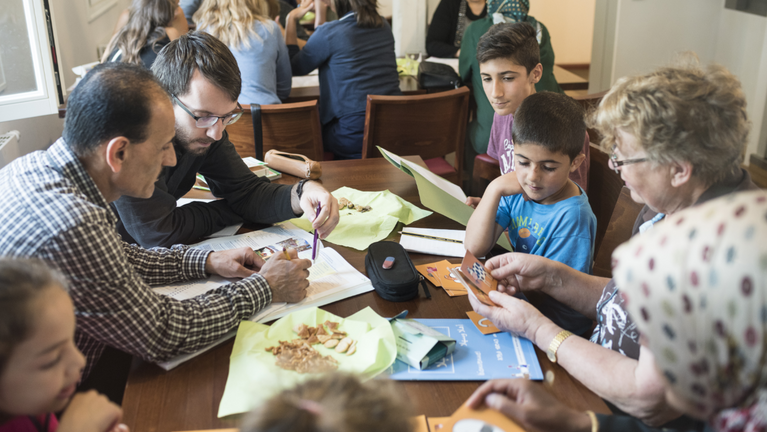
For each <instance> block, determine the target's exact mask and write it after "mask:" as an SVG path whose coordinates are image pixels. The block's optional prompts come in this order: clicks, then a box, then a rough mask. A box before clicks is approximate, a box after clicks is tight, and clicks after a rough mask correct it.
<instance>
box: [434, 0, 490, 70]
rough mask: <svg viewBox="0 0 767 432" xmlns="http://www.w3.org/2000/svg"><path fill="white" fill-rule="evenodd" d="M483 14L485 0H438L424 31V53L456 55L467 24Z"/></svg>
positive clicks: (441, 55)
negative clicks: (427, 28) (426, 29)
mask: <svg viewBox="0 0 767 432" xmlns="http://www.w3.org/2000/svg"><path fill="white" fill-rule="evenodd" d="M485 16H487V3H486V2H485V0H442V1H440V2H439V6H437V10H435V11H434V15H433V16H432V18H431V24H430V25H429V31H428V33H426V53H427V54H429V55H430V56H432V57H442V58H453V57H458V56H459V55H460V53H461V41H462V40H463V35H464V33H466V29H467V28H468V27H469V24H471V23H473V22H474V21H476V20H478V19H481V18H484V17H485Z"/></svg>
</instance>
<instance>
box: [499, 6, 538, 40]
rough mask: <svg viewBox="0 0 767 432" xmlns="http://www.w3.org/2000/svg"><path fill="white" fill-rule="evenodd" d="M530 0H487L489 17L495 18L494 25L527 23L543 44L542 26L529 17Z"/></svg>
mask: <svg viewBox="0 0 767 432" xmlns="http://www.w3.org/2000/svg"><path fill="white" fill-rule="evenodd" d="M528 12H530V0H487V15H488V16H490V17H493V24H501V23H517V22H527V23H529V24H530V25H531V26H533V28H535V31H536V33H537V39H538V44H540V43H541V26H540V24H538V21H536V20H535V18H533V17H531V16H529V15H528V14H527V13H528Z"/></svg>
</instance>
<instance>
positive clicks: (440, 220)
mask: <svg viewBox="0 0 767 432" xmlns="http://www.w3.org/2000/svg"><path fill="white" fill-rule="evenodd" d="M406 159H408V160H411V161H414V162H416V163H419V164H421V165H423V161H422V160H421V158H420V157H418V156H409V157H406ZM322 169H323V175H322V183H323V184H324V185H325V187H326V188H327V189H328V190H330V191H333V190H335V189H337V188H339V187H341V186H351V187H354V188H356V189H359V190H368V191H375V190H383V189H389V190H390V191H391V192H393V193H395V194H397V195H399V196H400V197H402V198H403V199H405V200H407V201H410V202H412V203H414V204H416V205H420V199H419V197H418V190H417V188H416V185H415V181H414V180H413V178H412V177H410V176H408V175H406V174H405V173H403V172H402V171H400V170H398V169H397V168H395V167H394V166H392V165H391V164H390V163H389V162H387V161H386V160H384V159H380V158H379V159H365V160H350V161H329V162H322ZM296 181H297V179H296V178H295V177H292V176H283V178H282V179H279V180H277V181H276V182H277V183H285V184H292V183H295V182H296ZM197 195H198V196H200V195H199V193H197ZM411 226H417V227H428V228H448V229H462V228H463V227H462V226H461V225H460V224H458V223H457V222H454V221H452V220H449V219H447V218H446V217H444V216H442V215H439V214H436V213H435V214H433V215H431V216H429V217H427V218H424V219H422V220H420V221H418V222H416V223H414V224H412V225H411ZM396 231H398V229H395V230H394V231H393V233H392V234H391V235H390V236H389V238H388V240H394V241H397V240H398V239H399V235H398V234H396ZM326 246H329V247H332V248H334V249H335V250H337V251H338V252H339V253H340V254H341V255H342V256H343V257H344V258H345V259H346V260H347V261H349V262H350V263H351V264H352V265H353V266H354V267H355V268H356V269H358V270H360V271H361V272H363V273H364V272H365V264H364V257H365V254H366V252H365V251H358V250H355V249H350V248H346V247H340V246H336V245H333V244H330V243H326ZM443 258H444V257H436V256H431V255H422V254H411V259H412V260H413V262H414V263H415V264H416V265H418V264H423V263H427V262H432V261H438V260H441V259H443ZM451 262H460V259H458V258H453V259H451ZM431 294H432V298H431V299H426V298H424V297H423V293H421V296H420V297H419V298H417V299H414V300H412V301H407V302H401V303H392V302H388V301H385V300H383V299H381V298H380V297H379V296H378V295H377V294H375V293H374V292H369V293H366V294H362V295H359V296H356V297H352V298H349V299H346V300H343V301H340V302H336V303H333V304H329V305H327V306H323V307H322V309H324V310H326V311H328V312H331V313H333V314H336V315H338V316H341V317H347V316H349V315H351V314H353V313H355V312H357V311H358V310H360V309H363V308H365V307H367V306H370V307H371V308H373V309H374V310H375V311H376V312H377V313H378V314H380V315H381V316H394V315H395V314H397V313H399V312H400V311H402V310H403V309H407V310H409V311H410V314H409V315H408V316H409V317H412V318H466V311H469V310H471V305H470V304H469V301H468V297H466V296H462V297H448V296H447V294H445V292H444V290H442V289H431ZM233 342H234V339H232V340H229V341H227V342H225V343H223V344H221V345H219V346H218V347H215V348H213V349H212V350H210V351H208V352H206V353H204V354H202V355H200V356H198V357H196V358H194V359H192V360H190V361H188V362H186V363H184V364H182V365H181V366H179V367H177V368H176V369H173V370H171V371H169V372H165V371H163V370H162V369H160V368H159V367H158V366H156V365H153V364H150V363H141V364H140V365H138V367H136V368H135V369H134V370H133V371H131V374H130V377H129V379H128V385H127V387H126V389H125V397H124V399H123V410H124V419H123V420H124V422H125V423H126V424H127V425H128V426H129V427H130V428H131V430H132V431H137V432H145V431H161V432H166V431H182V430H195V429H212V428H222V427H235V426H237V425H238V423H239V421H240V419H239V418H238V416H232V417H227V418H224V419H218V418H217V417H216V414H217V412H218V405H219V402H220V401H221V396H222V395H223V393H224V386H225V384H226V379H227V375H228V371H229V355H230V354H231V351H232V344H233ZM536 352H537V354H538V359H539V360H540V362H541V367H542V369H543V371H544V373H546V371H549V370H551V371H554V373H555V377H556V378H555V380H554V384H553V386H552V388H551V390H552V393H553V394H554V395H555V396H556V397H557V398H558V399H560V400H561V401H563V402H564V403H565V404H567V405H569V406H571V407H573V408H577V409H583V410H586V409H591V410H594V411H596V412H601V413H609V410H608V408H607V406H606V405H605V404H604V402H603V401H602V400H601V399H599V398H598V397H597V396H596V395H595V394H594V393H592V392H591V391H589V390H588V389H586V388H585V387H583V386H582V385H581V384H580V383H579V382H577V381H575V380H574V379H573V378H571V377H570V376H569V375H568V374H567V372H565V371H564V370H563V369H561V368H560V367H559V366H558V365H552V364H551V363H550V362H549V360H548V359H547V358H546V355H545V353H542V352H540V351H539V350H537V349H536ZM584 367H588V365H584ZM480 384H481V382H478V381H471V382H449V381H448V382H417V381H406V382H402V385H401V388H402V389H403V392H404V395H405V397H407V398H408V399H409V400H410V402H411V404H412V406H413V408H414V411H415V413H417V414H426V415H427V416H430V417H437V416H448V415H450V414H452V413H453V411H455V410H456V409H457V408H458V407H459V406H460V405H461V404H462V403H463V402H464V401H465V400H466V399H467V398H468V397H469V395H471V393H472V392H473V391H474V390H475V389H476V388H477V387H478V386H479V385H480Z"/></svg>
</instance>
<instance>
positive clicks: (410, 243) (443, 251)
mask: <svg viewBox="0 0 767 432" xmlns="http://www.w3.org/2000/svg"><path fill="white" fill-rule="evenodd" d="M402 231H403V232H410V233H414V234H423V235H428V236H434V237H442V238H447V239H453V240H460V241H461V243H453V242H446V241H442V240H432V239H427V238H422V237H415V236H409V235H406V234H402V235H401V236H400V238H399V244H400V245H402V247H403V248H405V250H406V251H408V252H416V253H422V254H430V255H441V256H448V257H458V258H463V256H464V255H466V249H465V248H464V246H463V241H464V239H465V237H466V231H465V230H446V229H430V228H404V229H403V230H402Z"/></svg>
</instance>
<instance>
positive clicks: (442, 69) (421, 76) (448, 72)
mask: <svg viewBox="0 0 767 432" xmlns="http://www.w3.org/2000/svg"><path fill="white" fill-rule="evenodd" d="M418 84H419V85H420V86H421V88H422V89H433V88H446V87H449V88H458V87H460V86H461V77H459V76H458V74H457V73H455V69H453V68H452V67H450V66H448V65H446V64H442V63H434V62H429V61H422V62H421V64H419V65H418Z"/></svg>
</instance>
